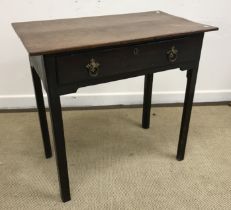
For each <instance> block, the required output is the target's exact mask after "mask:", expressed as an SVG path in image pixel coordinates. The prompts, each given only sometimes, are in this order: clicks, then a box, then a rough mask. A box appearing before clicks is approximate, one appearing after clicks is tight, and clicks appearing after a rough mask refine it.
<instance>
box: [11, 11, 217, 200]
mask: <svg viewBox="0 0 231 210" xmlns="http://www.w3.org/2000/svg"><path fill="white" fill-rule="evenodd" d="M12 25H13V28H14V29H15V31H16V33H17V34H18V36H19V37H20V39H21V41H22V42H23V44H24V46H25V48H26V49H27V52H28V54H29V60H30V65H31V73H32V78H33V84H34V90H35V96H36V102H37V107H38V115H39V120H40V126H41V132H42V138H43V144H44V150H45V156H46V158H49V157H51V156H52V152H51V145H50V139H49V132H48V127H47V119H46V113H45V107H44V100H43V93H42V88H41V81H42V83H43V86H44V89H45V90H46V92H47V95H48V102H49V108H50V115H51V121H52V128H53V135H54V145H55V153H56V164H57V168H58V176H59V184H60V193H61V198H62V201H63V202H66V201H69V200H70V199H71V197H70V188H69V178H68V169H67V159H66V149H65V141H64V131H63V120H62V112H61V105H60V96H61V95H64V94H69V93H74V92H76V91H77V89H78V88H81V87H85V86H89V85H95V84H99V83H105V82H110V81H115V80H121V79H125V78H131V77H136V76H140V75H144V76H145V80H144V102H143V116H142V127H143V128H149V124H150V109H151V96H152V82H153V73H156V72H161V71H165V70H170V69H175V68H179V69H180V70H182V71H184V70H187V87H186V94H185V102H184V109H183V115H182V122H181V129H180V137H179V144H178V150H177V160H183V159H184V154H185V147H186V141H187V134H188V129H189V122H190V116H191V109H192V103H193V96H194V90H195V84H196V79H197V72H198V65H199V60H200V54H201V47H202V41H203V36H204V33H205V32H208V31H214V30H218V28H216V27H212V26H208V25H203V24H198V23H194V22H191V21H188V20H186V19H182V18H179V17H176V16H172V15H169V14H167V13H164V12H161V11H152V12H143V13H134V14H124V15H110V16H99V17H87V18H74V19H60V20H47V21H32V22H21V23H13V24H12Z"/></svg>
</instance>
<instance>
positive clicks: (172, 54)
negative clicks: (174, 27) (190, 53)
mask: <svg viewBox="0 0 231 210" xmlns="http://www.w3.org/2000/svg"><path fill="white" fill-rule="evenodd" d="M167 57H168V60H169V62H171V63H174V62H175V61H176V60H177V58H178V50H177V49H176V47H175V46H172V48H171V49H170V50H168V51H167Z"/></svg>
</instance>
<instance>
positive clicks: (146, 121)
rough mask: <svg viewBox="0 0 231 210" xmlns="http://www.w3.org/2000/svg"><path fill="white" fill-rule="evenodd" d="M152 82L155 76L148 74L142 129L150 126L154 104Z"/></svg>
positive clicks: (145, 86) (145, 85)
mask: <svg viewBox="0 0 231 210" xmlns="http://www.w3.org/2000/svg"><path fill="white" fill-rule="evenodd" d="M152 82H153V74H146V75H145V78H144V100H143V116H142V127H143V128H145V129H147V128H149V126H150V111H151V104H152Z"/></svg>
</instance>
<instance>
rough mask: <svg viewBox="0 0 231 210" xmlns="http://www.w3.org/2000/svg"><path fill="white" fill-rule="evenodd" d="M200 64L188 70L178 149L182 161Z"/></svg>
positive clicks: (178, 158) (178, 155)
mask: <svg viewBox="0 0 231 210" xmlns="http://www.w3.org/2000/svg"><path fill="white" fill-rule="evenodd" d="M197 72H198V66H196V67H195V68H192V69H190V70H188V71H187V86H186V93H185V101H184V108H183V115H182V120H181V129H180V137H179V143H178V149H177V157H176V158H177V160H179V161H181V160H183V159H184V155H185V147H186V143H187V136H188V130H189V123H190V117H191V111H192V104H193V98H194V92H195V86H196V80H197Z"/></svg>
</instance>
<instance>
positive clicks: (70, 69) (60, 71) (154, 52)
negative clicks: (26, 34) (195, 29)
mask: <svg viewBox="0 0 231 210" xmlns="http://www.w3.org/2000/svg"><path fill="white" fill-rule="evenodd" d="M200 50H201V39H199V38H198V36H193V37H185V38H179V39H174V40H169V41H168V40H167V41H159V42H150V43H145V44H135V45H132V46H125V47H118V48H110V49H103V50H102V49H101V50H92V51H87V52H79V53H78V52H76V53H73V54H68V55H60V56H57V57H56V65H57V68H56V69H57V76H58V82H59V84H61V85H65V84H71V83H78V82H82V81H90V80H96V79H100V78H102V77H104V78H106V77H110V76H114V75H121V74H123V73H129V72H134V71H140V70H143V69H149V68H155V67H164V66H168V67H170V68H171V65H174V66H176V64H181V63H185V62H189V61H193V60H195V59H198V58H199V55H200Z"/></svg>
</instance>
